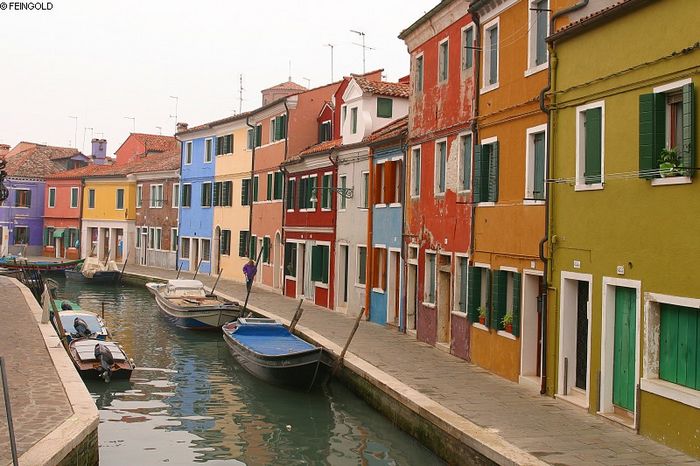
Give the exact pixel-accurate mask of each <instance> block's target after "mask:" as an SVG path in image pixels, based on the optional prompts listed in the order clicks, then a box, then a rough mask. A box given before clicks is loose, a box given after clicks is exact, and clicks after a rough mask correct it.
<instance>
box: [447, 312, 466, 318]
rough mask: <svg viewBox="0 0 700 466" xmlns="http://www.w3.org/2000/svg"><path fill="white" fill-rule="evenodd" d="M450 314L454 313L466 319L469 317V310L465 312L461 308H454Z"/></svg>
mask: <svg viewBox="0 0 700 466" xmlns="http://www.w3.org/2000/svg"><path fill="white" fill-rule="evenodd" d="M450 314H452V315H453V316H455V317H462V318H464V319H466V318H467V312H466V311H464V312H463V311H460V310H453V311H450Z"/></svg>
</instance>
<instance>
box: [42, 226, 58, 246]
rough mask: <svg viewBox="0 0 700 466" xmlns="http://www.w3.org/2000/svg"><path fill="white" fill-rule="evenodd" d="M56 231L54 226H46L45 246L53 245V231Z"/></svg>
mask: <svg viewBox="0 0 700 466" xmlns="http://www.w3.org/2000/svg"><path fill="white" fill-rule="evenodd" d="M55 231H56V229H55V228H53V227H47V228H44V246H53V233H54V232H55Z"/></svg>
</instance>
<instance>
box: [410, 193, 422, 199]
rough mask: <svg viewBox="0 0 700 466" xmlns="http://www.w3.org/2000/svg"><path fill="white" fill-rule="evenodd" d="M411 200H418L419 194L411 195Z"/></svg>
mask: <svg viewBox="0 0 700 466" xmlns="http://www.w3.org/2000/svg"><path fill="white" fill-rule="evenodd" d="M411 199H413V200H417V199H420V193H418V194H411Z"/></svg>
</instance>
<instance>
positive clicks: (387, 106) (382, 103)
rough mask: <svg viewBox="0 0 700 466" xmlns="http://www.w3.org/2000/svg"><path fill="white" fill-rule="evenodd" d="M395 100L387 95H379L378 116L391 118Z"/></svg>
mask: <svg viewBox="0 0 700 466" xmlns="http://www.w3.org/2000/svg"><path fill="white" fill-rule="evenodd" d="M393 102H394V101H393V100H392V99H389V98H386V97H377V117H378V118H391V115H392V107H393Z"/></svg>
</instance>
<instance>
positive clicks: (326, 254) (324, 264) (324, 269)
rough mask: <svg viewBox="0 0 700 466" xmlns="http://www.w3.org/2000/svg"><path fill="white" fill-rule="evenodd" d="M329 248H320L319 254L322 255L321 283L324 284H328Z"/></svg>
mask: <svg viewBox="0 0 700 466" xmlns="http://www.w3.org/2000/svg"><path fill="white" fill-rule="evenodd" d="M330 249H331V248H330V247H329V246H321V252H322V253H323V258H322V260H321V267H322V269H321V281H322V282H323V283H325V284H328V269H329V267H328V264H329V261H330Z"/></svg>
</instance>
